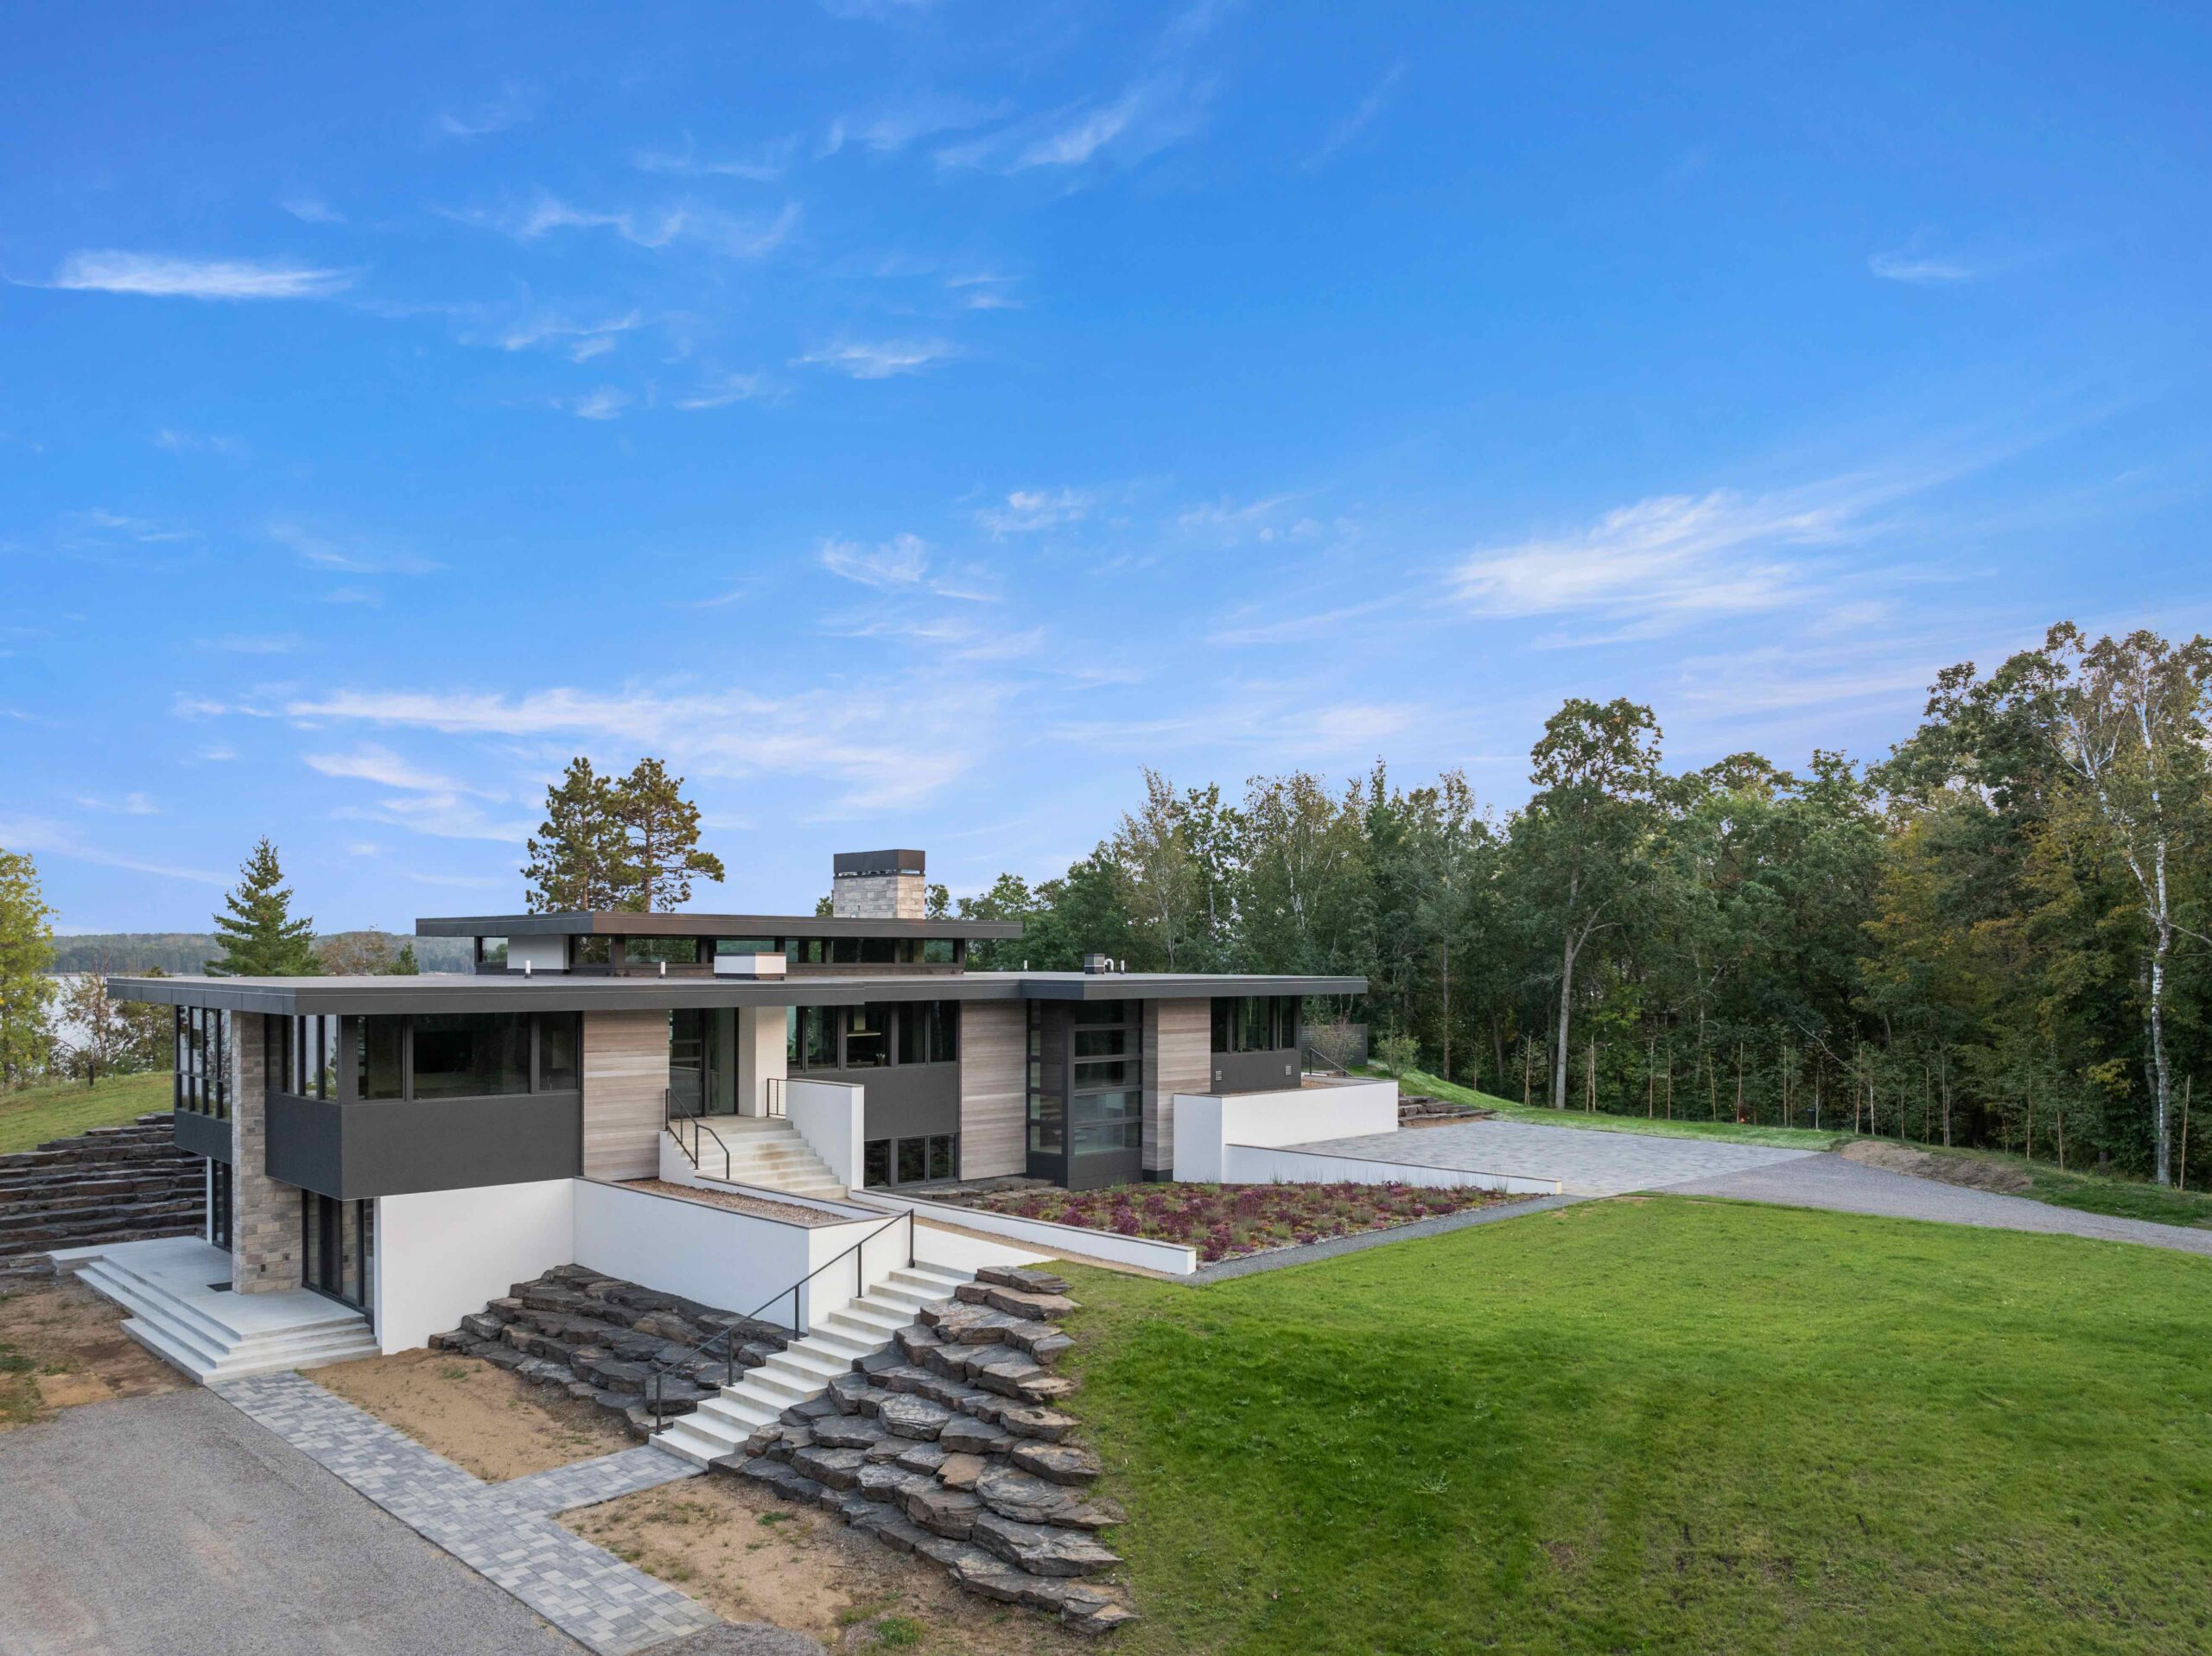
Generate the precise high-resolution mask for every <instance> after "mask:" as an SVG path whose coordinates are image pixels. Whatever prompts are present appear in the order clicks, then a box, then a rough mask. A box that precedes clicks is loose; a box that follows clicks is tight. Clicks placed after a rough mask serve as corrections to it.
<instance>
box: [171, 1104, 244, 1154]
mask: <svg viewBox="0 0 2212 1656" xmlns="http://www.w3.org/2000/svg"><path fill="white" fill-rule="evenodd" d="M169 1120H170V1121H171V1122H173V1123H174V1124H175V1126H174V1128H173V1130H174V1131H175V1133H176V1147H177V1148H178V1149H179V1150H188V1151H190V1152H192V1153H193V1154H194V1155H195V1156H205V1157H207V1159H208V1160H209V1161H213V1162H224V1163H227V1162H229V1160H230V1159H231V1124H230V1121H229V1120H228V1119H227V1118H226V1117H219V1116H213V1115H200V1114H196V1113H194V1111H191V1110H179V1111H178V1112H177V1113H176V1114H175V1115H173V1116H171V1117H170V1118H169Z"/></svg>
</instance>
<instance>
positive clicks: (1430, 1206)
mask: <svg viewBox="0 0 2212 1656" xmlns="http://www.w3.org/2000/svg"><path fill="white" fill-rule="evenodd" d="M1525 1199H1526V1198H1524V1197H1520V1196H1507V1195H1504V1194H1503V1193H1501V1192H1499V1191H1496V1190H1469V1189H1466V1188H1464V1187H1461V1188H1454V1189H1448V1190H1447V1189H1438V1188H1435V1187H1432V1186H1426V1185H1411V1184H1113V1185H1109V1186H1107V1187H1106V1188H1104V1189H1103V1190H1010V1191H1003V1192H1001V1193H999V1194H997V1195H991V1196H969V1197H967V1198H965V1199H963V1200H962V1201H961V1202H960V1203H959V1205H960V1206H963V1207H968V1208H976V1209H981V1210H982V1211H983V1212H986V1213H1002V1214H1011V1215H1014V1216H1016V1217H1018V1218H1022V1219H1041V1220H1045V1221H1049V1222H1051V1223H1052V1224H1057V1225H1078V1226H1081V1227H1082V1228H1084V1229H1086V1230H1098V1231H1108V1232H1110V1233H1112V1234H1114V1235H1116V1236H1137V1237H1142V1238H1144V1239H1146V1240H1149V1241H1155V1242H1181V1243H1183V1244H1184V1245H1185V1246H1186V1247H1194V1248H1196V1249H1197V1250H1198V1258H1199V1259H1201V1260H1202V1261H1204V1262H1205V1263H1206V1264H1208V1265H1211V1264H1213V1263H1214V1262H1215V1261H1216V1260H1219V1259H1239V1258H1242V1257H1243V1255H1245V1254H1248V1253H1266V1252H1268V1250H1269V1249H1272V1248H1278V1247H1299V1246H1300V1245H1302V1244H1305V1243H1309V1242H1319V1241H1323V1240H1326V1239H1328V1238H1329V1237H1332V1236H1355V1235H1358V1234H1362V1233H1363V1232H1367V1231H1376V1230H1388V1229H1389V1228H1391V1227H1393V1226H1395V1225H1409V1224H1411V1223H1413V1222H1414V1221H1415V1220H1419V1219H1433V1218H1435V1217H1437V1216H1438V1215H1442V1214H1453V1213H1464V1212H1465V1211H1467V1210H1468V1209H1473V1208H1488V1207H1493V1206H1495V1205H1496V1204H1497V1203H1498V1202H1517V1201H1522V1200H1525Z"/></svg>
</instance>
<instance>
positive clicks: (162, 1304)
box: [77, 1258, 377, 1386]
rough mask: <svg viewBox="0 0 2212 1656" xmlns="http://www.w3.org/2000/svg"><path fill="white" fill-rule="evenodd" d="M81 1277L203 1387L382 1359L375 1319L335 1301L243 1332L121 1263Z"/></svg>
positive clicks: (93, 1265)
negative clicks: (357, 1360)
mask: <svg viewBox="0 0 2212 1656" xmlns="http://www.w3.org/2000/svg"><path fill="white" fill-rule="evenodd" d="M77 1279H78V1280H79V1282H82V1283H83V1284H85V1285H86V1286H87V1287H88V1288H91V1289H92V1290H93V1291H96V1292H98V1293H99V1294H101V1295H102V1296H104V1297H105V1298H108V1299H111V1300H113V1301H114V1302H115V1303H116V1304H118V1305H120V1306H122V1307H123V1308H124V1310H126V1311H128V1312H130V1317H129V1318H128V1319H127V1320H126V1321H125V1322H124V1324H123V1331H124V1333H125V1334H127V1335H129V1336H130V1337H131V1338H132V1339H134V1340H136V1341H137V1342H139V1343H140V1344H141V1345H143V1346H144V1347H146V1348H147V1349H148V1350H149V1351H151V1352H153V1353H154V1354H155V1355H156V1356H159V1357H161V1358H162V1360H163V1361H167V1362H169V1363H172V1364H174V1365H175V1367H179V1368H181V1369H182V1370H183V1371H184V1372H185V1373H186V1374H189V1375H191V1376H192V1378H193V1379H194V1380H197V1381H199V1382H200V1384H201V1385H203V1386H204V1385H208V1384H211V1383H213V1382H215V1381H218V1380H238V1379H242V1378H244V1377H245V1376H246V1375H249V1374H273V1373H276V1372H278V1371H280V1370H283V1369H288V1368H303V1367H316V1366H318V1365H320V1364H322V1363H331V1362H343V1361H346V1360H347V1359H349V1358H353V1357H371V1356H374V1355H376V1350H377V1343H376V1338H375V1336H374V1335H373V1334H372V1332H371V1330H370V1329H369V1324H368V1319H367V1318H366V1317H364V1316H362V1315H361V1313H359V1311H355V1310H351V1309H350V1308H348V1307H346V1306H344V1305H340V1304H338V1303H337V1302H335V1301H334V1300H332V1301H320V1302H319V1303H318V1304H315V1306H314V1307H313V1308H311V1309H303V1310H301V1311H300V1312H299V1313H298V1314H297V1315H296V1316H295V1317H291V1318H290V1319H289V1320H288V1322H287V1323H286V1324H285V1326H283V1327H282V1328H277V1329H244V1330H241V1329H238V1328H234V1327H232V1326H231V1325H230V1324H228V1323H226V1322H224V1321H223V1320H221V1319H220V1317H217V1316H213V1315H210V1314H209V1313H207V1312H206V1311H203V1310H200V1309H199V1308H198V1307H196V1306H194V1305H190V1304H186V1303H185V1302H184V1301H182V1300H181V1299H179V1298H177V1297H176V1296H175V1295H174V1294H171V1293H168V1292H167V1291H164V1290H163V1289H162V1287H161V1286H160V1285H158V1284H156V1283H154V1282H151V1281H149V1279H147V1278H145V1277H143V1276H142V1275H141V1274H139V1273H138V1272H135V1271H132V1270H131V1269H130V1268H129V1266H126V1265H124V1264H120V1263H118V1261H117V1260H115V1259H105V1258H104V1259H95V1260H92V1261H91V1262H90V1263H88V1264H86V1265H85V1266H83V1267H82V1268H81V1269H80V1270H79V1271H78V1272H77ZM299 1292H301V1293H302V1294H304V1293H305V1292H306V1291H305V1290H299Z"/></svg>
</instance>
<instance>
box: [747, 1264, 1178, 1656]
mask: <svg viewBox="0 0 2212 1656" xmlns="http://www.w3.org/2000/svg"><path fill="white" fill-rule="evenodd" d="M1075 1309H1076V1303H1075V1302H1074V1301H1073V1300H1071V1299H1070V1298H1067V1284H1066V1283H1065V1281H1064V1280H1063V1279H1061V1278H1058V1277H1055V1276H1052V1275H1049V1274H1047V1273H1046V1272H1039V1271H1030V1270H1015V1269H1008V1268H1003V1267H998V1266H992V1267H988V1268H986V1269H984V1270H982V1271H981V1272H977V1273H976V1281H974V1282H972V1283H963V1284H962V1285H961V1286H960V1287H959V1288H958V1289H957V1291H956V1298H955V1299H954V1301H953V1303H952V1304H948V1305H944V1306H940V1307H938V1308H935V1309H933V1310H926V1311H925V1312H923V1314H922V1317H921V1320H920V1321H919V1322H918V1323H913V1324H912V1325H911V1326H909V1327H907V1328H904V1329H900V1330H899V1333H898V1335H897V1336H896V1337H895V1338H894V1340H893V1343H892V1345H891V1346H890V1347H889V1348H887V1349H886V1350H884V1351H882V1352H880V1353H878V1354H877V1355H874V1356H872V1357H864V1358H862V1359H861V1360H860V1361H858V1362H857V1363H855V1365H854V1372H853V1373H852V1374H845V1375H841V1376H839V1378H838V1379H836V1380H834V1381H832V1382H831V1384H830V1386H829V1390H828V1391H827V1392H826V1393H823V1395H822V1396H820V1397H818V1398H815V1399H810V1401H808V1402H805V1403H802V1404H799V1405H796V1406H795V1407H793V1408H790V1409H787V1410H785V1412H784V1418H783V1419H782V1421H781V1422H779V1424H775V1425H772V1426H764V1427H763V1428H761V1430H760V1431H757V1432H755V1433H754V1434H753V1437H751V1438H749V1439H748V1440H747V1443H746V1447H745V1450H744V1451H743V1452H742V1453H741V1454H737V1455H732V1456H726V1457H724V1458H723V1459H721V1460H719V1461H717V1462H715V1465H716V1466H718V1467H721V1468H723V1469H727V1470H729V1471H733V1472H734V1473H736V1474H737V1475H738V1476H740V1477H741V1478H745V1479H747V1480H748V1481H749V1482H753V1483H755V1484H758V1485H759V1486H760V1487H761V1488H766V1489H771V1490H773V1491H774V1492H775V1493H776V1494H779V1495H782V1496H783V1497H785V1499H787V1500H791V1501H801V1502H804V1503H806V1504H809V1505H811V1506H814V1507H819V1508H821V1509H822V1510H823V1511H825V1512H829V1513H836V1514H837V1515H838V1516H840V1517H842V1519H843V1520H845V1521H846V1522H847V1523H849V1524H850V1525H852V1526H854V1527H855V1528H856V1529H860V1530H863V1531H865V1532H868V1533H869V1534H872V1535H874V1536H875V1537H876V1538H877V1539H880V1540H881V1541H884V1542H886V1543H887V1544H888V1545H891V1546H893V1547H896V1548H898V1549H899V1551H902V1552H912V1553H914V1554H915V1555H917V1556H918V1557H921V1558H928V1559H930V1560H931V1561H932V1562H934V1563H936V1564H940V1565H942V1566H943V1567H944V1569H945V1570H948V1571H949V1572H950V1574H951V1577H952V1579H953V1580H954V1581H955V1582H956V1583H958V1584H959V1585H960V1586H962V1587H963V1588H965V1589H968V1590H969V1591H970V1592H974V1593H980V1594H982V1595H983V1596H986V1597H988V1598H994V1599H998V1600H1001V1601H1002V1602H1007V1603H1020V1604H1027V1605H1029V1606H1031V1607H1032V1608H1036V1609H1040V1610H1046V1611H1050V1612H1052V1613H1053V1614H1056V1615H1058V1616H1059V1618H1060V1619H1061V1621H1064V1622H1065V1623H1066V1624H1067V1625H1068V1626H1070V1627H1076V1628H1079V1629H1081V1630H1083V1631H1084V1632H1087V1633H1104V1632H1107V1631H1109V1630H1110V1629H1112V1628H1114V1627H1120V1626H1121V1625H1122V1624H1123V1623H1125V1622H1128V1621H1134V1620H1135V1616H1136V1612H1135V1610H1134V1609H1133V1608H1131V1607H1130V1604H1129V1601H1128V1592H1127V1590H1126V1589H1124V1588H1122V1587H1121V1586H1118V1585H1116V1584H1112V1583H1106V1582H1102V1581H1099V1580H1097V1579H1095V1578H1096V1577H1100V1576H1102V1575H1103V1574H1104V1573H1106V1572H1108V1571H1110V1570H1114V1569H1116V1568H1117V1567H1118V1566H1119V1565H1120V1564H1121V1562H1122V1560H1121V1557H1120V1555H1119V1554H1117V1553H1116V1552H1115V1551H1113V1550H1112V1549H1111V1548H1109V1547H1108V1546H1107V1545H1105V1544H1104V1543H1103V1542H1102V1541H1101V1540H1100V1539H1098V1532H1100V1531H1102V1530H1106V1529H1109V1528H1111V1527H1112V1526H1115V1525H1117V1524H1120V1523H1121V1522H1122V1521H1123V1516H1124V1515H1123V1513H1122V1510H1121V1508H1120V1507H1117V1506H1116V1505H1115V1503H1114V1502H1112V1501H1108V1500H1105V1499H1103V1498H1101V1497H1098V1496H1096V1495H1095V1494H1092V1492H1091V1489H1090V1485H1091V1482H1092V1481H1093V1480H1094V1479H1096V1477H1097V1476H1098V1474H1099V1470H1100V1468H1099V1462H1098V1457H1097V1456H1096V1455H1094V1454H1093V1453H1091V1451H1090V1450H1088V1449H1085V1448H1084V1447H1082V1446H1081V1445H1080V1444H1079V1443H1077V1442H1076V1441H1075V1436H1076V1433H1077V1429H1078V1426H1079V1424H1080V1423H1078V1422H1077V1420H1076V1419H1075V1418H1074V1417H1073V1416H1071V1415H1069V1414H1065V1413H1064V1412H1061V1411H1060V1410H1059V1409H1058V1408H1057V1407H1055V1406H1054V1405H1056V1404H1057V1403H1058V1402H1059V1400H1060V1399H1063V1398H1065V1397H1066V1396H1067V1395H1068V1394H1069V1393H1071V1392H1073V1391H1074V1390H1075V1385H1076V1383H1075V1381H1074V1380H1071V1379H1070V1378H1068V1377H1067V1376H1065V1375H1064V1374H1056V1373H1054V1372H1053V1370H1052V1363H1053V1361H1054V1360H1055V1359H1056V1358H1058V1355H1060V1353H1062V1352H1063V1351H1065V1350H1066V1349H1067V1348H1069V1347H1070V1346H1071V1344H1072V1343H1073V1342H1072V1341H1071V1340H1070V1339H1069V1338H1068V1336H1066V1335H1065V1334H1063V1333H1061V1332H1060V1330H1059V1329H1058V1326H1057V1324H1056V1323H1055V1322H1054V1321H1053V1319H1055V1318H1057V1317H1062V1316H1065V1314H1066V1313H1067V1312H1069V1311H1071V1310H1075Z"/></svg>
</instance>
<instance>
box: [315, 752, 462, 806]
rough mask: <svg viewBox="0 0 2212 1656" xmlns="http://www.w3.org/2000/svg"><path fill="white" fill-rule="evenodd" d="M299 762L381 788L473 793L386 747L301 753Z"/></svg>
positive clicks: (329, 775)
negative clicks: (341, 751) (342, 751)
mask: <svg viewBox="0 0 2212 1656" xmlns="http://www.w3.org/2000/svg"><path fill="white" fill-rule="evenodd" d="M300 759H301V762H302V763H303V764H304V765H306V766H307V767H308V769H309V770H310V771H319V772H321V774H322V775H324V776H326V777H346V778H348V779H350V780H353V781H357V782H373V783H375V784H377V785H378V787H380V788H397V789H400V790H404V791H407V792H410V793H442V794H462V793H473V792H474V791H475V790H474V789H472V788H469V787H467V786H466V785H465V784H461V783H459V782H456V781H454V779H453V778H452V777H446V776H441V775H439V774H438V773H437V772H435V771H425V770H423V769H422V768H421V767H420V766H418V765H415V764H413V763H412V762H411V761H410V760H407V759H404V758H401V757H400V756H399V755H398V754H397V753H395V752H392V751H391V749H390V748H388V747H379V746H376V745H375V744H373V743H366V744H364V745H362V746H359V747H357V748H355V749H354V750H353V752H350V753H302V754H301V755H300Z"/></svg>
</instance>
